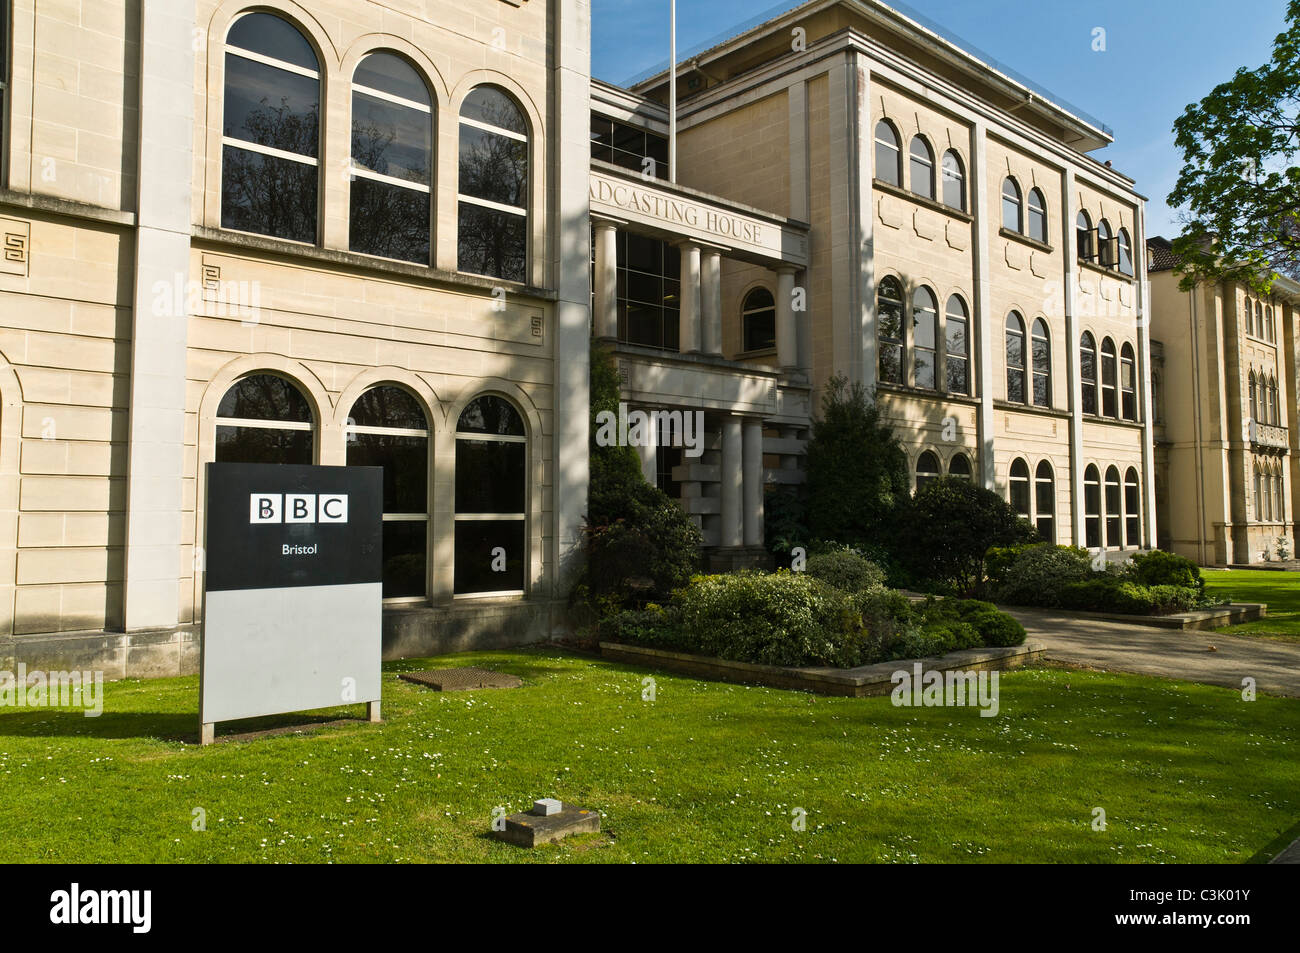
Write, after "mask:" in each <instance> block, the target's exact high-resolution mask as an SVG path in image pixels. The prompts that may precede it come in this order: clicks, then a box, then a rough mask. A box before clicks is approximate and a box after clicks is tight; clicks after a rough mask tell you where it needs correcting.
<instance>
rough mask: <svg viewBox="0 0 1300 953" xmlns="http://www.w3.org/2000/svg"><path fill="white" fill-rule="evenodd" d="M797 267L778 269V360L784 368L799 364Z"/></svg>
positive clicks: (791, 368)
mask: <svg viewBox="0 0 1300 953" xmlns="http://www.w3.org/2000/svg"><path fill="white" fill-rule="evenodd" d="M794 276H795V269H793V268H790V267H784V266H783V267H781V268H778V269H777V270H776V362H777V364H779V365H780V366H781V368H782V369H783V370H795V369H796V368H798V366H799V329H798V328H797V327H796V326H795V316H794Z"/></svg>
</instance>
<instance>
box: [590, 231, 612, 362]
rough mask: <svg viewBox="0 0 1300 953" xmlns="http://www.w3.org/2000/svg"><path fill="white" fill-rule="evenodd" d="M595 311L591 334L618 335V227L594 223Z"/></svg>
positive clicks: (603, 337) (602, 337)
mask: <svg viewBox="0 0 1300 953" xmlns="http://www.w3.org/2000/svg"><path fill="white" fill-rule="evenodd" d="M592 285H593V288H592V290H593V291H594V292H595V308H596V312H595V314H593V315H592V320H593V323H594V327H593V328H592V334H593V335H595V337H596V339H597V340H609V341H613V340H615V339H617V338H618V228H617V227H616V226H615V225H613V224H612V223H610V222H597V223H596V272H595V274H594V275H593V276H592Z"/></svg>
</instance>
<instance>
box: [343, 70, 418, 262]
mask: <svg viewBox="0 0 1300 953" xmlns="http://www.w3.org/2000/svg"><path fill="white" fill-rule="evenodd" d="M433 119H434V117H433V98H432V96H430V94H429V87H428V86H426V85H425V83H424V80H423V79H422V78H421V77H420V74H419V73H417V72H416V71H415V68H414V67H413V66H411V64H410V63H408V62H407V61H406V60H404V59H402V58H401V57H400V56H397V55H395V54H393V53H384V52H380V53H371V54H370V55H369V56H367V57H366V58H365V59H363V60H362V61H361V62H360V64H358V66H357V70H356V72H355V73H354V74H353V75H352V192H351V196H350V200H349V207H350V218H349V228H350V230H351V237H350V247H351V248H352V250H353V251H355V252H361V253H363V254H366V255H378V256H380V257H382V258H397V259H400V260H402V261H413V262H416V263H418V264H421V265H427V264H429V238H430V234H431V233H430V229H429V210H430V207H431V196H432V184H433Z"/></svg>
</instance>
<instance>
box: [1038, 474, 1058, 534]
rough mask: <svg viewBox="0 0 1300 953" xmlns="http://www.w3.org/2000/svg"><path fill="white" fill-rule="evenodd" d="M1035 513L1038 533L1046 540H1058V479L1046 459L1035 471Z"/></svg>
mask: <svg viewBox="0 0 1300 953" xmlns="http://www.w3.org/2000/svg"><path fill="white" fill-rule="evenodd" d="M1034 514H1035V518H1034V525H1035V526H1036V527H1038V535H1039V536H1041V537H1042V538H1043V540H1044V542H1048V543H1054V542H1056V480H1055V477H1054V476H1053V475H1052V465H1051V464H1050V463H1048V462H1047V461H1046V460H1040V461H1039V463H1038V468H1037V469H1036V470H1035V471H1034Z"/></svg>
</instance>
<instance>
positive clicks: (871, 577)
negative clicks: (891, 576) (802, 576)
mask: <svg viewBox="0 0 1300 953" xmlns="http://www.w3.org/2000/svg"><path fill="white" fill-rule="evenodd" d="M806 571H807V573H808V575H810V576H812V577H813V578H814V579H817V580H819V581H821V582H823V583H825V584H826V585H828V586H831V587H833V588H835V589H839V590H840V591H841V592H848V593H854V592H863V591H865V590H868V589H880V588H882V587H883V586H884V585H885V572H884V570H883V569H881V568H880V567H879V566H877V565H876V564H875V563H873V562H872V561H871V560H869V559H867V558H866V557H865V556H863V555H862V554H861V553H859V552H857V550H854V549H849V548H848V547H841V548H838V549H832V550H829V551H827V552H824V553H818V554H816V555H814V556H809V557H808V566H807V569H806Z"/></svg>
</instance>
